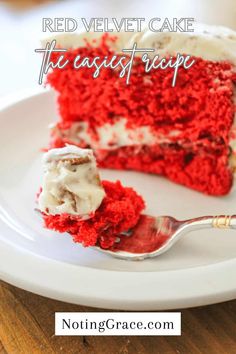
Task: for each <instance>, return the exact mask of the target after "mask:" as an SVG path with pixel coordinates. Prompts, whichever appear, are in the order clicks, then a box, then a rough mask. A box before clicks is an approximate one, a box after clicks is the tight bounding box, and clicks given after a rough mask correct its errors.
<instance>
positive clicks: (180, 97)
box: [48, 37, 236, 195]
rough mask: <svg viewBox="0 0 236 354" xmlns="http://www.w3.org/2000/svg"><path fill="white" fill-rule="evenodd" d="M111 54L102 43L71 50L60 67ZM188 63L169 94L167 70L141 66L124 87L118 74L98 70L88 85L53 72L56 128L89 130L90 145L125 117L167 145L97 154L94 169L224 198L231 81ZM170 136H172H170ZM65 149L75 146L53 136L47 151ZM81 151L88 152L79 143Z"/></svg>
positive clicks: (212, 65) (226, 72)
mask: <svg viewBox="0 0 236 354" xmlns="http://www.w3.org/2000/svg"><path fill="white" fill-rule="evenodd" d="M106 38H107V37H106ZM114 54H117V53H114V52H113V51H112V50H111V49H109V45H108V44H107V43H106V40H104V39H103V40H102V43H101V45H100V46H99V47H97V48H94V47H91V46H87V47H86V45H85V46H84V47H82V48H77V49H74V50H69V51H68V52H67V53H66V59H70V60H71V62H72V59H73V58H74V57H75V56H77V55H81V57H84V56H88V57H91V58H93V57H96V56H100V57H101V58H103V57H104V56H107V57H109V56H110V57H111V56H113V55H114ZM118 57H119V55H117V58H118ZM194 59H195V63H194V65H193V66H192V67H191V68H190V69H188V70H186V69H184V68H183V67H180V68H179V71H178V78H177V82H176V85H175V87H172V84H171V83H172V77H173V70H172V69H171V68H168V69H166V70H152V71H150V72H149V73H145V72H144V65H143V64H142V63H141V62H140V59H139V58H136V59H135V65H134V66H133V68H132V74H131V77H130V84H129V85H127V84H126V82H125V78H119V71H118V70H111V69H102V70H101V74H100V76H99V77H98V78H96V79H94V78H93V77H92V73H91V70H90V69H88V68H83V69H82V70H81V69H80V70H75V69H74V68H73V66H72V64H71V65H68V66H67V67H66V68H65V69H63V70H61V69H55V70H53V71H52V72H51V73H50V74H49V75H48V82H49V84H50V85H51V86H52V87H53V88H54V89H55V90H56V91H58V93H59V95H58V103H59V111H60V115H61V118H60V121H59V123H58V125H57V126H58V128H59V129H60V130H62V131H63V130H64V129H68V127H70V126H71V125H73V123H74V122H78V121H83V122H87V123H88V124H89V129H90V133H91V134H93V136H94V139H96V133H95V129H96V127H99V126H102V125H103V124H104V123H112V122H114V119H115V118H116V117H124V118H125V119H126V120H127V127H129V128H135V127H137V126H149V127H151V129H152V131H153V132H154V133H156V134H158V135H159V136H163V137H166V136H168V143H165V144H163V143H160V144H156V145H153V146H131V147H120V148H118V149H114V150H107V151H99V150H97V151H94V152H95V155H96V158H97V160H98V163H99V166H102V167H108V168H119V169H134V170H139V171H143V172H149V173H158V174H161V175H164V176H167V177H168V178H170V179H171V180H172V181H175V182H176V183H180V184H183V185H185V186H187V187H190V188H193V189H196V190H198V191H201V192H204V193H206V194H210V195H224V194H227V193H228V192H229V191H230V188H231V186H232V181H233V171H232V169H231V167H230V166H229V156H230V154H231V150H230V147H229V138H230V134H231V128H232V124H233V119H234V114H235V103H234V101H233V97H234V84H235V82H236V74H235V71H234V70H233V66H232V65H231V64H230V63H228V62H212V61H209V60H203V59H201V58H194ZM175 131H178V134H176V135H175V134H172V135H170V132H175ZM67 142H69V143H71V144H76V142H75V141H68V140H67V139H66V138H61V137H60V136H58V135H57V134H54V133H53V136H52V141H51V147H60V146H64V145H65V144H66V143H67ZM80 146H81V147H87V146H86V145H84V143H83V142H81V144H80Z"/></svg>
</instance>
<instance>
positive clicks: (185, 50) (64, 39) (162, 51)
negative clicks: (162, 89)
mask: <svg viewBox="0 0 236 354" xmlns="http://www.w3.org/2000/svg"><path fill="white" fill-rule="evenodd" d="M102 35H103V33H101V32H76V33H64V34H58V33H57V34H54V35H51V36H50V37H49V38H46V39H44V40H43V41H42V44H43V46H45V43H46V42H48V41H52V40H53V39H56V41H57V45H60V46H61V47H62V48H65V49H68V48H78V47H82V46H84V45H85V40H86V41H87V42H89V43H91V45H93V46H99V39H100V38H101V36H102ZM110 35H111V36H116V37H117V40H116V41H115V42H114V43H113V42H112V43H110V46H111V48H112V49H114V50H115V51H116V52H121V51H122V49H124V48H132V47H133V45H134V43H137V46H138V48H153V49H155V53H154V55H156V54H159V55H160V56H161V57H163V56H166V55H175V54H176V53H180V54H189V55H192V56H196V57H201V58H203V59H206V60H212V61H224V60H227V61H231V62H232V63H234V64H235V65H236V32H235V31H233V30H231V29H228V28H226V27H222V26H211V25H203V24H195V25H194V32H152V31H150V30H149V29H148V28H146V29H144V30H143V31H142V32H136V33H132V32H112V33H110ZM137 55H138V53H137Z"/></svg>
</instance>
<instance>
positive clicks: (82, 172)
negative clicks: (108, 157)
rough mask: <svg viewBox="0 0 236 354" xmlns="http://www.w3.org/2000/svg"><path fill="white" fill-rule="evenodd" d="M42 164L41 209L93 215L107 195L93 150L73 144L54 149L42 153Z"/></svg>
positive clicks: (83, 217)
mask: <svg viewBox="0 0 236 354" xmlns="http://www.w3.org/2000/svg"><path fill="white" fill-rule="evenodd" d="M43 165H44V177H43V184H42V192H41V193H40V196H39V199H38V204H39V209H40V210H41V211H42V212H44V213H46V214H51V215H57V214H63V213H68V214H72V215H78V216H80V217H81V219H88V218H89V217H91V216H92V214H93V213H94V212H95V211H96V210H97V208H98V207H99V206H100V205H101V203H102V200H103V198H104V197H105V191H104V189H103V187H102V185H101V182H100V179H99V174H98V170H97V166H96V160H95V157H94V155H93V152H92V150H90V149H80V148H78V147H76V146H72V145H67V146H66V147H64V148H60V149H52V150H49V151H48V152H47V153H46V154H45V155H44V156H43Z"/></svg>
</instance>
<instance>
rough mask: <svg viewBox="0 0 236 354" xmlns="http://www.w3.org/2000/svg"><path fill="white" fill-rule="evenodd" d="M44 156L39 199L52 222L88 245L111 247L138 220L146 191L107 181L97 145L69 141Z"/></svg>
mask: <svg viewBox="0 0 236 354" xmlns="http://www.w3.org/2000/svg"><path fill="white" fill-rule="evenodd" d="M43 161H44V179H43V185H42V190H41V192H40V194H39V197H38V204H39V209H40V211H41V212H42V215H43V219H44V224H45V226H46V227H47V228H49V229H52V230H55V231H59V232H68V233H69V234H71V236H72V237H73V239H74V241H75V242H80V243H82V244H83V245H84V246H94V245H98V246H100V247H102V248H110V247H112V246H113V245H114V243H115V242H116V241H117V240H118V239H117V238H118V236H119V234H120V233H122V232H124V231H127V230H129V229H131V228H133V227H134V226H135V225H136V224H137V222H138V220H139V217H140V213H141V211H142V210H143V209H144V201H143V199H142V197H140V196H139V195H138V194H137V193H136V192H135V191H134V190H133V189H132V188H128V187H123V186H122V185H121V183H120V182H119V181H117V182H109V181H102V182H101V181H100V178H99V174H98V170H97V167H96V161H95V158H94V156H93V152H92V150H89V149H80V148H78V147H76V146H71V145H68V146H66V147H64V148H60V149H52V150H49V151H48V152H47V153H46V154H45V155H44V158H43Z"/></svg>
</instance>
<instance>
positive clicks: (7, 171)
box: [0, 91, 236, 310]
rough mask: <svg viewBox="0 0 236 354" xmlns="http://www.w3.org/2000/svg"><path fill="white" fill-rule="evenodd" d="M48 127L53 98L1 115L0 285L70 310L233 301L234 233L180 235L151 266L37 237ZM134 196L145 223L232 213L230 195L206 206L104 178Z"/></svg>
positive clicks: (140, 180)
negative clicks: (147, 217) (163, 217)
mask: <svg viewBox="0 0 236 354" xmlns="http://www.w3.org/2000/svg"><path fill="white" fill-rule="evenodd" d="M54 119H56V112H55V104H54V97H53V94H52V93H50V92H47V91H46V92H44V93H39V94H34V95H32V96H31V97H28V98H25V99H21V100H14V102H11V103H9V102H8V105H7V107H6V106H5V108H4V107H2V109H1V112H0V141H1V149H0V161H1V166H0V207H1V208H0V276H1V278H2V279H3V280H5V281H7V282H9V283H12V284H14V285H16V286H19V287H22V288H24V289H26V290H29V291H32V292H35V293H38V294H41V295H44V296H48V297H51V298H55V299H59V300H64V301H68V302H73V303H78V304H83V305H89V306H96V307H104V308H112V309H127V310H155V309H174V308H183V307H190V306H198V305H204V304H210V303H215V302H220V301H224V300H230V299H233V298H235V295H236V284H235V279H236V258H235V254H236V233H235V232H234V231H220V230H205V231H202V232H195V233H192V234H189V235H186V236H185V238H184V239H183V240H181V241H180V242H179V243H178V244H177V245H176V246H175V247H174V248H173V249H172V250H170V251H169V252H168V253H166V254H164V255H162V256H160V257H159V258H156V259H150V260H146V261H144V262H127V261H122V260H117V259H113V258H110V257H109V256H106V255H103V254H100V253H98V252H96V251H94V250H90V249H84V248H83V247H81V246H80V245H79V244H74V243H73V242H72V240H71V237H70V236H69V235H61V234H57V233H53V232H51V231H48V230H45V229H44V228H43V227H42V220H41V219H40V217H39V215H37V214H36V213H35V211H34V207H35V194H36V192H37V191H38V189H39V186H40V183H41V177H42V168H41V152H40V148H42V147H45V146H47V143H48V136H49V133H48V124H49V123H51V122H52V121H53V120H54ZM102 176H103V178H107V179H111V180H116V179H120V180H121V181H122V183H123V184H124V185H127V186H133V187H134V188H135V189H136V190H137V191H138V192H140V193H141V194H142V195H143V196H144V198H145V200H146V202H147V206H148V207H147V212H148V213H150V214H152V215H158V214H167V215H173V216H174V217H176V218H179V219H184V218H190V217H195V216H200V215H207V214H221V213H222V214H233V213H235V201H236V191H235V190H234V191H233V192H232V193H231V194H230V196H227V197H224V198H214V197H208V196H204V195H202V194H200V193H197V192H194V191H191V190H188V189H187V188H184V187H181V186H178V185H175V184H174V183H171V182H169V181H167V180H165V179H164V178H161V177H158V176H151V175H146V174H141V173H135V172H122V171H110V170H103V171H102Z"/></svg>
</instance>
